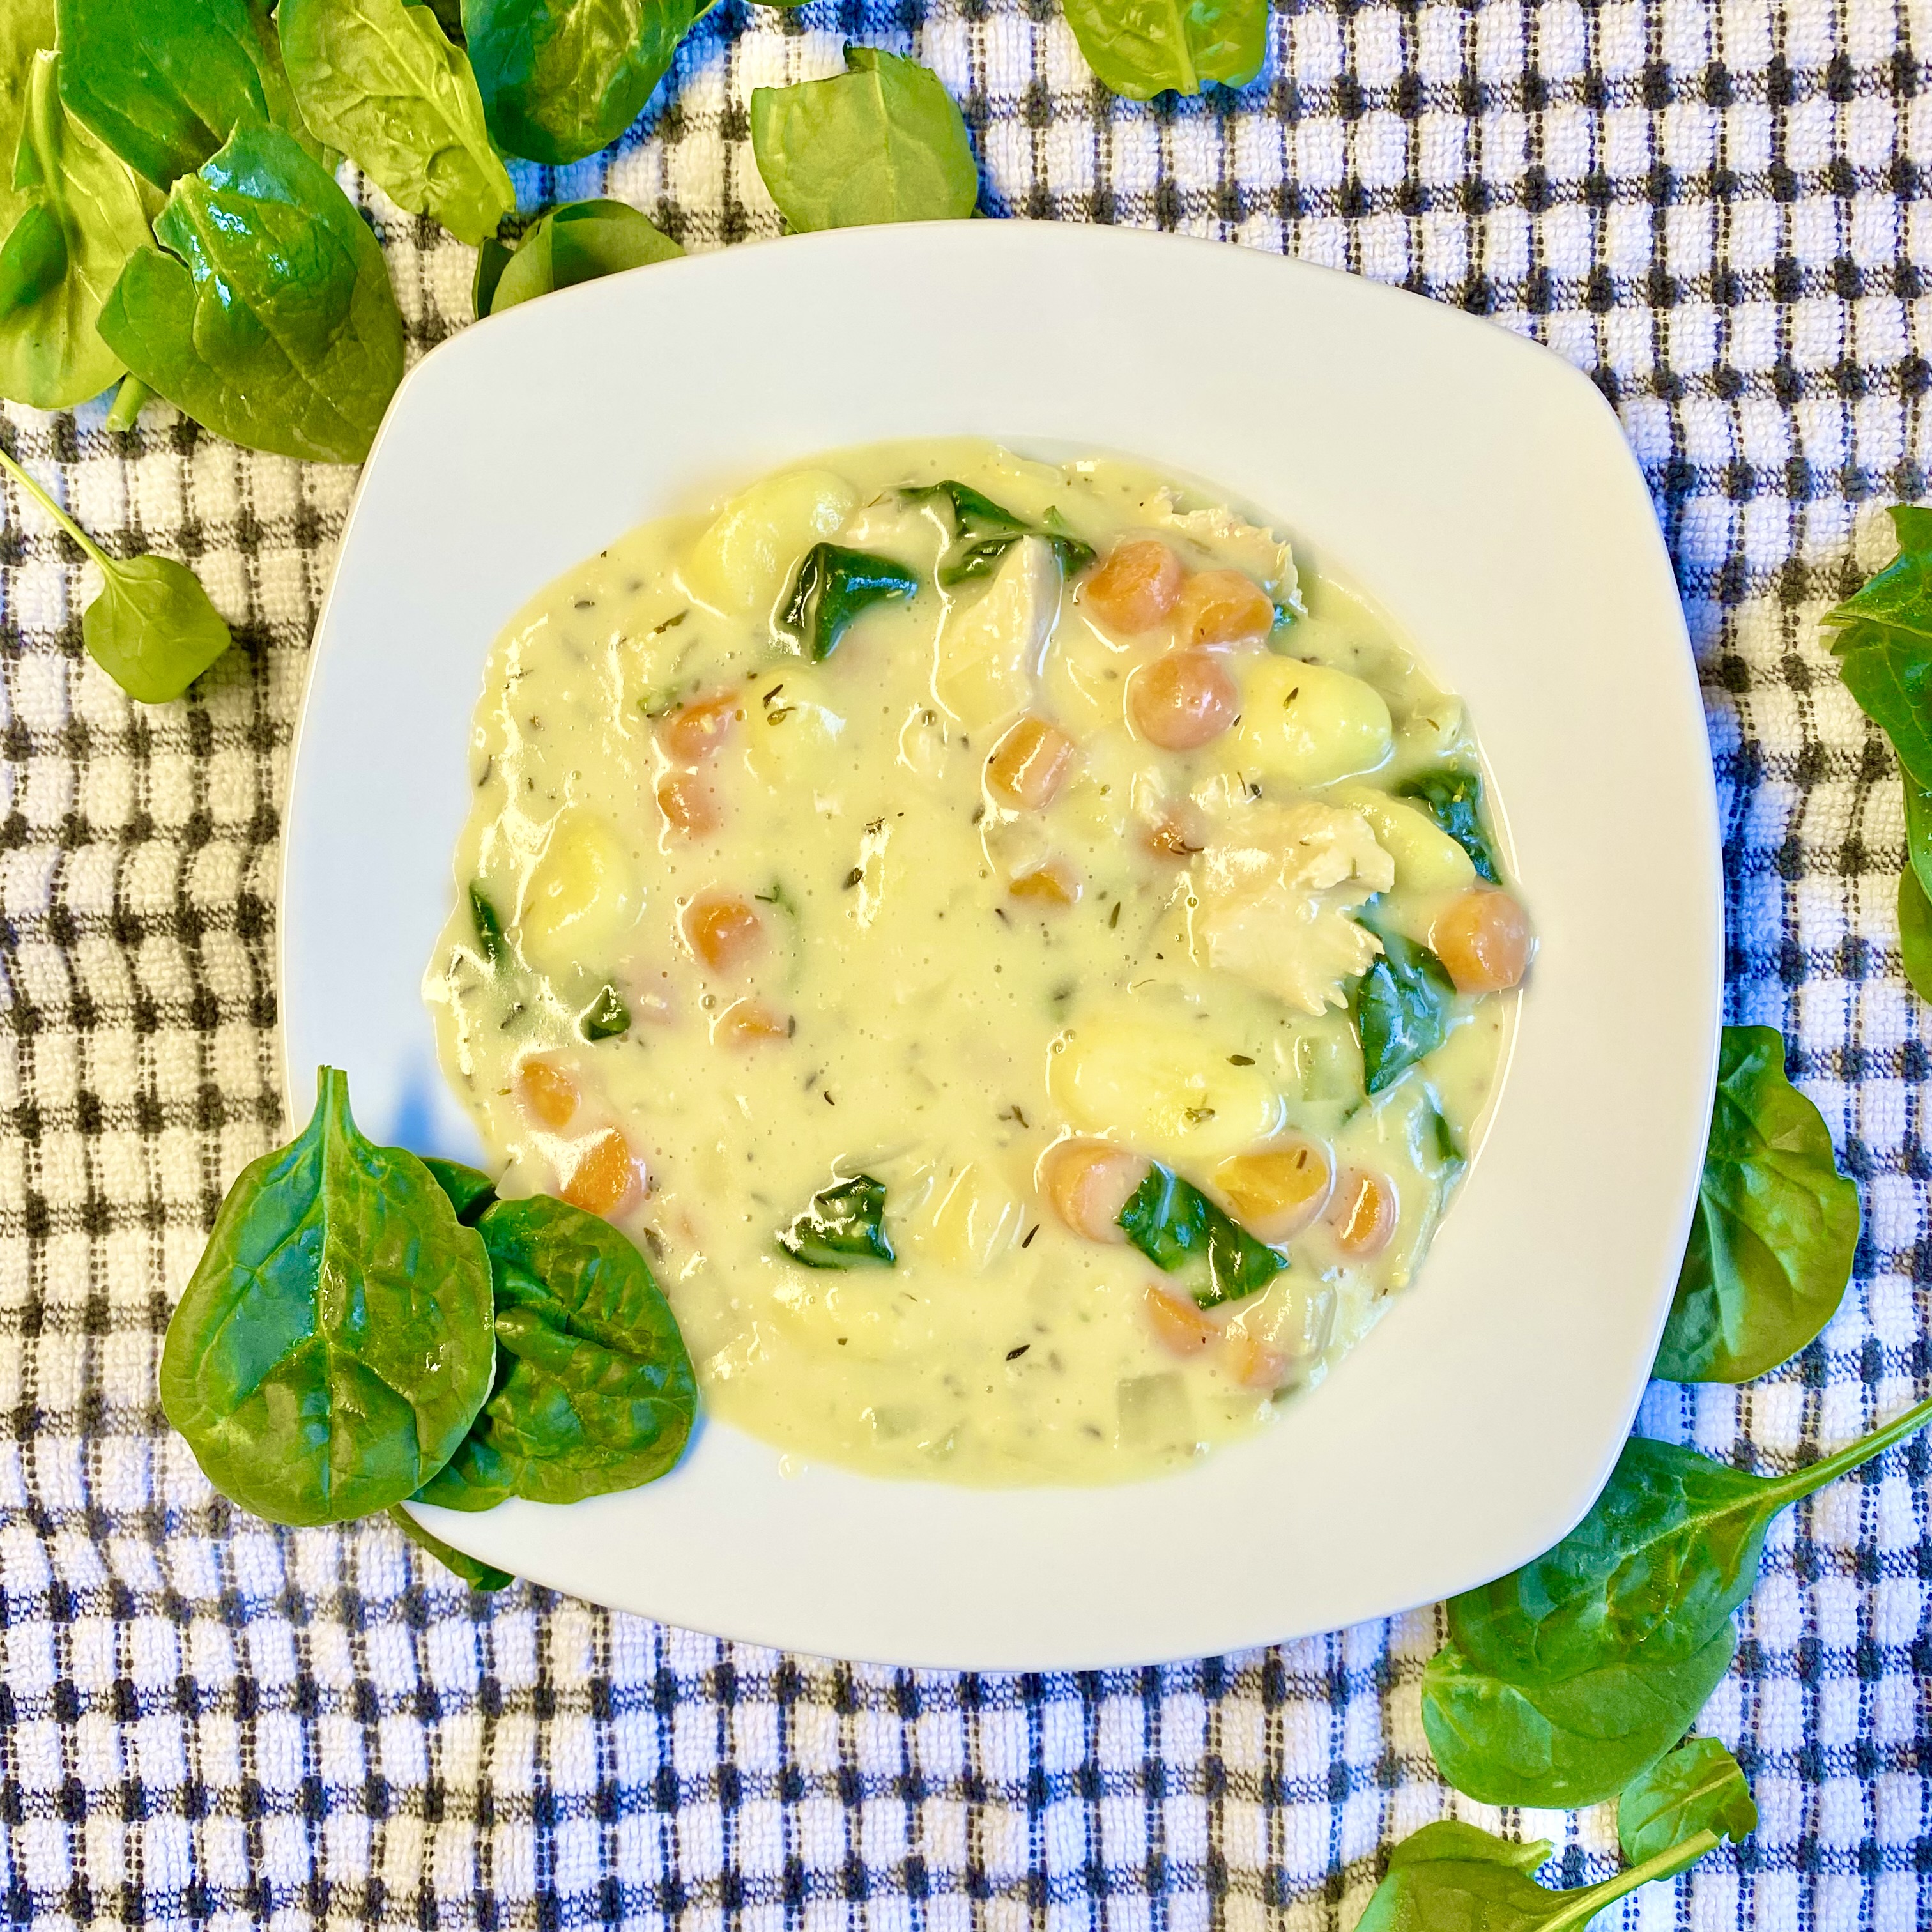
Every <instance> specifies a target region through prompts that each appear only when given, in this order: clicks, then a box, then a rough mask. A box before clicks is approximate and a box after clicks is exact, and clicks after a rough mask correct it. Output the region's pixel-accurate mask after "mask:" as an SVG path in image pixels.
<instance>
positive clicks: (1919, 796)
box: [1905, 772, 1932, 892]
mask: <svg viewBox="0 0 1932 1932" xmlns="http://www.w3.org/2000/svg"><path fill="white" fill-rule="evenodd" d="M1905 862H1906V864H1907V865H1909V866H1910V867H1911V868H1912V871H1915V872H1916V873H1917V874H1918V883H1920V884H1921V886H1924V887H1925V888H1926V889H1927V891H1928V892H1932V791H1927V790H1926V789H1925V787H1924V786H1923V785H1921V784H1915V782H1914V781H1913V780H1912V775H1911V774H1910V773H1909V772H1907V773H1906V778H1905Z"/></svg>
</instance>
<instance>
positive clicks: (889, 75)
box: [751, 46, 980, 233]
mask: <svg viewBox="0 0 1932 1932" xmlns="http://www.w3.org/2000/svg"><path fill="white" fill-rule="evenodd" d="M845 67H846V71H845V72H844V73H843V74H834V75H833V76H832V77H831V78H830V79H829V80H806V81H800V82H799V83H797V85H796V86H792V87H760V88H757V89H754V91H753V92H752V95H751V151H752V153H753V154H754V156H755V157H757V163H758V172H759V173H760V175H762V176H763V178H764V183H765V186H766V189H767V190H769V193H770V195H771V197H772V200H774V201H775V202H777V203H778V211H779V212H780V213H781V214H783V215H784V218H785V220H787V222H789V223H790V224H791V226H793V228H794V229H797V230H798V231H799V233H806V232H808V231H809V230H811V229H819V228H856V227H859V226H864V225H865V224H867V223H872V222H879V221H956V220H963V219H964V218H965V217H966V216H968V215H969V214H971V213H972V212H973V209H974V204H975V203H976V202H977V201H978V200H979V198H980V169H979V163H977V161H975V160H974V158H973V143H972V140H971V137H970V136H968V133H967V132H966V123H965V121H964V120H963V119H962V118H961V117H960V113H959V108H958V107H957V106H956V104H955V103H954V101H953V97H952V95H950V94H948V93H947V91H946V89H945V86H944V83H942V82H941V80H940V78H939V77H938V75H937V74H935V73H934V72H933V71H932V69H931V68H924V67H921V66H920V65H919V63H918V62H916V61H910V60H907V59H905V58H903V57H902V56H901V55H898V54H889V53H886V52H883V50H882V49H879V48H877V47H855V46H847V48H846V49H845Z"/></svg>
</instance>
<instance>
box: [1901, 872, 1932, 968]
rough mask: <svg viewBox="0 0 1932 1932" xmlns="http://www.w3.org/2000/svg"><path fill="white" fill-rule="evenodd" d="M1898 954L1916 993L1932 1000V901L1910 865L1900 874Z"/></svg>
mask: <svg viewBox="0 0 1932 1932" xmlns="http://www.w3.org/2000/svg"><path fill="white" fill-rule="evenodd" d="M1898 951H1899V959H1900V964H1901V965H1903V967H1904V968H1905V977H1906V979H1908V980H1910V981H1911V983H1912V991H1913V992H1915V993H1916V994H1917V995H1918V997H1919V998H1921V1000H1932V899H1928V898H1927V897H1926V895H1925V888H1924V885H1923V884H1922V883H1921V882H1920V880H1919V877H1918V874H1917V873H1916V872H1915V871H1913V870H1912V868H1911V867H1910V866H1909V865H1908V866H1906V868H1905V870H1904V871H1903V872H1901V873H1900V874H1899V875H1898Z"/></svg>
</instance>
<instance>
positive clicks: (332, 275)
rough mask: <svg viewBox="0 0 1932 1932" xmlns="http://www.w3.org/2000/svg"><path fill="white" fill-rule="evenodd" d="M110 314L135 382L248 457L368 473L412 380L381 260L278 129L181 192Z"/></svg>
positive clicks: (241, 137)
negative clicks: (358, 466) (405, 383)
mask: <svg viewBox="0 0 1932 1932" xmlns="http://www.w3.org/2000/svg"><path fill="white" fill-rule="evenodd" d="M154 234H155V236H156V238H157V239H158V240H159V241H160V242H161V244H162V245H163V248H164V249H166V250H169V251H172V253H163V252H162V250H160V249H154V248H141V249H137V250H136V251H135V253H134V254H133V256H131V257H130V258H129V260H128V263H127V267H126V268H125V269H123V270H122V272H121V279H120V281H118V282H117V283H116V284H115V287H114V290H113V293H112V294H111V295H110V296H109V297H108V299H107V306H106V308H104V309H103V310H102V311H101V323H100V327H101V335H103V336H104V338H106V340H107V344H108V346H109V347H110V348H111V349H113V351H114V352H115V354H116V355H118V356H119V357H120V358H121V361H122V362H124V363H126V364H127V367H128V368H130V370H131V371H133V373H134V374H136V376H138V377H140V379H141V380H142V382H144V383H147V384H148V386H150V387H151V389H154V392H156V393H157V395H163V396H165V397H166V398H167V399H168V401H169V402H171V403H172V404H174V405H175V407H176V408H178V409H179V410H183V411H184V412H185V413H187V415H189V416H192V417H193V418H194V419H195V420H196V422H199V423H200V424H202V425H204V426H205V428H208V429H211V430H213V431H214V432H215V433H216V434H217V435H219V436H225V437H229V439H230V440H232V441H233V442H236V443H243V444H245V445H246V446H248V448H250V449H266V450H272V451H273V452H275V453H276V454H277V455H283V456H294V457H299V458H305V459H306V460H310V461H314V462H321V463H359V462H361V461H362V459H363V458H365V456H367V455H368V453H369V445H370V443H371V441H372V440H374V437H375V434H376V428H377V425H378V424H379V423H380V422H381V421H382V419H383V411H384V410H386V408H387V407H389V398H390V397H391V395H393V394H394V393H395V387H396V385H397V384H398V383H399V382H400V381H401V380H402V374H403V319H402V316H401V314H400V312H399V311H398V309H397V307H396V298H395V292H394V291H393V290H392V289H391V287H390V286H389V269H388V266H387V265H386V263H384V261H383V251H382V248H381V247H380V245H378V243H377V240H376V238H375V236H373V235H372V234H371V233H370V232H369V230H368V227H367V226H365V223H364V222H363V220H362V217H361V216H360V215H359V214H357V213H356V210H355V208H354V207H353V205H351V203H350V199H349V197H348V196H347V195H345V194H344V193H343V192H342V190H341V189H340V188H339V187H337V186H336V184H335V180H334V178H332V176H331V175H329V172H327V170H326V169H324V168H323V167H322V166H320V164H319V163H317V162H316V161H314V160H311V158H310V157H309V156H308V155H307V154H305V153H303V151H302V149H301V148H299V147H298V146H297V145H296V143H295V142H294V141H293V140H292V139H290V137H289V136H287V134H284V133H281V131H280V130H278V129H276V128H273V127H260V126H256V127H242V128H239V129H238V130H236V133H235V134H234V135H233V137H232V138H231V139H229V142H228V143H227V145H226V146H225V147H223V148H222V150H221V151H220V153H219V154H217V155H216V156H215V157H214V159H213V160H210V161H209V162H208V163H206V164H205V166H203V167H202V168H201V169H200V170H199V172H196V173H194V174H191V175H184V176H183V177H182V178H181V180H179V181H177V182H176V183H175V186H174V188H173V190H172V193H170V194H169V196H168V203H167V206H166V208H163V210H162V211H161V213H160V217H159V218H158V219H157V220H156V221H155V223H154Z"/></svg>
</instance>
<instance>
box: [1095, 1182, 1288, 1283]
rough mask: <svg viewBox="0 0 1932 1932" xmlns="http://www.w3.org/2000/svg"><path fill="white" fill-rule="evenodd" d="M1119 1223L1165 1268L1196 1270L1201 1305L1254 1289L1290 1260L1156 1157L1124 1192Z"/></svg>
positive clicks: (1170, 1271) (1167, 1270)
mask: <svg viewBox="0 0 1932 1932" xmlns="http://www.w3.org/2000/svg"><path fill="white" fill-rule="evenodd" d="M1118 1226H1119V1228H1120V1229H1121V1232H1122V1233H1123V1234H1124V1235H1126V1236H1127V1239H1128V1240H1129V1241H1131V1242H1132V1243H1133V1244H1134V1246H1135V1247H1137V1248H1138V1249H1139V1250H1140V1251H1141V1253H1142V1254H1144V1255H1145V1256H1147V1258H1148V1260H1149V1261H1151V1262H1153V1263H1154V1266H1155V1267H1156V1268H1159V1269H1160V1271H1161V1272H1162V1273H1163V1274H1177V1273H1178V1272H1180V1271H1181V1270H1183V1269H1187V1270H1188V1271H1190V1272H1191V1273H1193V1274H1195V1275H1196V1277H1197V1279H1196V1281H1195V1283H1194V1284H1193V1289H1192V1291H1191V1292H1192V1293H1193V1297H1194V1300H1195V1302H1196V1305H1197V1306H1198V1307H1202V1308H1216V1307H1220V1304H1222V1303H1223V1302H1226V1301H1241V1300H1242V1299H1243V1298H1244V1297H1245V1296H1247V1295H1253V1294H1255V1293H1256V1292H1257V1291H1258V1290H1259V1289H1264V1288H1265V1287H1267V1286H1268V1283H1270V1282H1271V1281H1272V1280H1274V1278H1275V1277H1276V1276H1277V1275H1278V1274H1280V1272H1281V1271H1282V1270H1283V1268H1286V1267H1287V1265H1288V1261H1287V1258H1286V1256H1283V1255H1282V1254H1280V1253H1277V1251H1276V1250H1274V1249H1273V1248H1271V1247H1264V1246H1263V1245H1262V1243H1260V1242H1259V1241H1256V1239H1255V1238H1254V1237H1253V1235H1251V1234H1250V1233H1249V1232H1248V1231H1247V1229H1245V1228H1244V1227H1243V1226H1241V1223H1239V1222H1238V1221H1235V1220H1231V1219H1230V1218H1229V1217H1228V1216H1227V1215H1226V1214H1223V1213H1222V1211H1221V1210H1220V1208H1217V1207H1216V1206H1215V1205H1214V1202H1211V1201H1210V1200H1209V1199H1208V1197H1207V1196H1206V1195H1205V1194H1203V1193H1202V1192H1201V1190H1200V1189H1199V1188H1198V1187H1195V1186H1194V1185H1193V1183H1191V1182H1190V1181H1183V1180H1182V1179H1181V1177H1180V1175H1178V1174H1176V1173H1175V1172H1174V1170H1173V1169H1172V1168H1169V1167H1163V1166H1162V1165H1161V1163H1160V1162H1159V1161H1154V1162H1153V1163H1150V1165H1149V1166H1148V1172H1147V1178H1146V1179H1145V1181H1142V1183H1141V1184H1140V1185H1139V1187H1137V1188H1136V1189H1135V1190H1134V1191H1133V1193H1132V1194H1131V1195H1130V1196H1128V1198H1127V1205H1126V1206H1125V1207H1124V1208H1122V1209H1121V1213H1120V1218H1119V1221H1118ZM1203 1264H1205V1266H1204V1265H1203Z"/></svg>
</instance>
